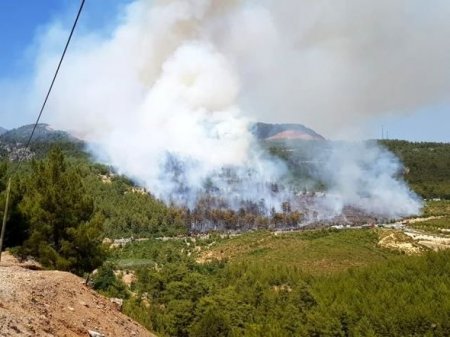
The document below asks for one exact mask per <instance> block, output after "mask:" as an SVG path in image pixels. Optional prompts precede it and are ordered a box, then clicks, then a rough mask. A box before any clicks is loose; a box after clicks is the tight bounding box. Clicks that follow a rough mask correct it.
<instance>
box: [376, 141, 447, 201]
mask: <svg viewBox="0 0 450 337" xmlns="http://www.w3.org/2000/svg"><path fill="white" fill-rule="evenodd" d="M381 144H383V145H384V146H386V147H387V148H388V149H389V150H390V151H392V152H393V153H395V154H396V155H397V156H398V157H399V158H400V160H401V161H402V162H403V164H404V166H405V174H404V177H405V179H406V181H407V182H408V183H409V185H410V186H411V187H412V188H413V189H414V191H416V193H418V194H419V195H421V196H423V197H424V198H427V199H429V198H442V199H450V144H447V143H411V142H407V141H401V140H384V141H382V142H381Z"/></svg>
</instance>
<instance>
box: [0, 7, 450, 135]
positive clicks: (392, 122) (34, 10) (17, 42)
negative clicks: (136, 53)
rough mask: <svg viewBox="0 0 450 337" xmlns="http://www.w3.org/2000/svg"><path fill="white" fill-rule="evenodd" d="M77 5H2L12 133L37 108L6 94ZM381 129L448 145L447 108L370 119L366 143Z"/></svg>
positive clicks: (2, 55)
mask: <svg viewBox="0 0 450 337" xmlns="http://www.w3.org/2000/svg"><path fill="white" fill-rule="evenodd" d="M130 1H131V0H88V1H87V3H86V7H85V11H84V13H83V16H82V19H81V21H80V26H79V33H80V34H81V33H83V32H87V31H92V30H97V31H98V30H101V31H102V32H103V33H104V34H108V31H109V28H111V30H112V27H114V25H115V20H117V16H116V15H115V14H116V13H117V11H118V8H120V6H123V5H125V4H126V3H128V2H130ZM78 4H79V2H78V1H75V0H38V1H36V0H0V48H1V49H0V100H1V102H0V126H4V127H7V128H13V127H16V126H19V125H22V124H28V123H32V122H33V121H34V120H35V118H36V114H37V112H38V109H39V106H32V105H30V106H28V107H27V108H26V109H23V108H22V109H17V110H16V109H15V106H19V105H20V104H17V105H16V103H17V102H15V101H14V100H17V97H16V96H15V95H11V92H10V90H11V88H12V87H14V84H15V83H17V85H21V86H22V87H23V90H27V87H26V83H27V80H28V79H31V78H32V77H33V69H34V66H33V65H34V62H35V55H36V54H37V48H38V45H39V44H38V40H37V39H38V38H39V36H40V34H41V33H42V32H43V31H45V30H46V28H48V27H49V25H51V24H53V23H54V22H55V20H58V22H60V23H61V25H63V26H64V28H67V27H70V26H71V24H72V22H73V19H74V15H75V13H76V10H77V6H78ZM75 39H76V36H75ZM448 41H450V36H449V40H448ZM448 41H442V43H448ZM69 52H70V51H69ZM63 67H64V66H63ZM24 83H25V84H24ZM56 85H58V84H57V83H56ZM44 95H45V92H42V96H44ZM448 95H449V97H450V93H449V94H448ZM11 110H14V111H11ZM16 111H17V112H16ZM43 121H45V114H44V118H43ZM291 121H292V120H291ZM279 122H284V121H283V120H280V121H279ZM296 122H299V123H302V121H301V120H298V121H296ZM382 127H384V129H385V130H386V133H388V134H389V137H390V138H399V139H408V140H418V141H426V140H430V141H444V142H450V104H440V105H437V106H424V107H422V108H420V109H419V110H417V111H410V112H409V113H407V114H404V115H401V116H399V115H397V114H396V116H395V117H392V118H389V117H384V118H377V119H374V120H372V121H370V122H369V125H368V133H367V134H366V136H367V138H373V137H380V136H381V129H382ZM325 136H327V135H325Z"/></svg>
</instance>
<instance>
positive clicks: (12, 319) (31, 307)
mask: <svg viewBox="0 0 450 337" xmlns="http://www.w3.org/2000/svg"><path fill="white" fill-rule="evenodd" d="M29 268H30V265H24V264H20V263H19V262H18V261H17V260H16V259H14V257H12V256H11V255H10V254H8V253H3V254H2V262H1V263H0V336H5V337H6V336H8V337H10V336H11V337H15V336H42V337H50V336H55V337H56V336H58V337H59V336H61V337H63V336H66V337H78V336H89V330H92V331H96V332H98V333H100V334H102V335H104V336H105V337H106V336H111V337H112V336H115V337H121V336H126V337H129V336H136V337H155V336H154V335H153V334H151V333H150V332H148V331H147V330H146V329H145V328H143V327H142V326H140V325H139V324H138V323H136V322H134V321H133V320H132V319H131V318H129V317H127V316H125V315H124V314H122V313H121V312H120V311H119V310H118V309H117V307H116V306H115V305H114V304H113V303H111V302H110V301H109V300H108V299H107V298H105V297H103V296H101V295H99V294H97V293H96V292H95V291H93V290H92V289H90V288H89V287H87V286H86V285H85V284H84V280H83V279H81V278H79V277H77V276H75V275H73V274H70V273H66V272H60V271H44V270H31V269H29ZM31 268H34V267H33V266H31Z"/></svg>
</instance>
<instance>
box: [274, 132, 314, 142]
mask: <svg viewBox="0 0 450 337" xmlns="http://www.w3.org/2000/svg"><path fill="white" fill-rule="evenodd" d="M283 139H285V140H291V139H300V140H322V138H319V137H315V136H312V135H310V134H307V133H305V132H301V131H296V130H286V131H283V132H280V133H277V134H276V135H273V136H272V137H269V138H267V140H283Z"/></svg>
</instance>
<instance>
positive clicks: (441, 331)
mask: <svg viewBox="0 0 450 337" xmlns="http://www.w3.org/2000/svg"><path fill="white" fill-rule="evenodd" d="M3 141H4V142H5V141H6V140H3ZM304 144H306V143H304ZM381 144H382V146H385V147H387V148H388V149H390V150H391V151H393V152H394V153H395V154H396V155H397V156H398V157H399V158H400V159H401V160H402V161H403V163H404V167H405V169H404V179H405V180H406V181H407V182H408V183H409V184H410V186H411V187H412V188H413V189H414V190H415V191H416V192H417V193H418V194H419V195H421V196H422V197H424V198H426V199H440V200H434V201H429V203H428V206H427V208H426V210H425V213H426V214H425V215H426V216H434V217H438V218H436V219H432V220H429V221H430V222H424V223H421V224H416V225H414V228H417V229H420V230H422V229H427V230H432V231H434V232H436V231H439V230H441V229H442V228H448V227H449V226H448V225H449V223H450V207H449V202H448V201H446V199H449V198H450V171H449V168H450V162H449V160H450V159H449V158H450V145H449V144H435V143H409V142H404V141H383V142H382V143H381ZM297 146H300V145H298V144H297ZM323 146H326V143H320V142H311V143H307V145H305V146H304V148H303V152H302V153H300V154H298V153H297V156H300V157H301V158H305V157H307V156H308V151H317V150H318V149H320V148H321V147H323ZM267 148H268V149H269V151H270V152H271V153H272V154H273V155H276V156H278V157H280V158H283V159H284V160H286V162H287V163H288V164H289V165H294V164H295V162H296V161H295V158H293V157H291V155H290V154H289V153H290V152H286V151H284V149H283V148H282V147H281V145H280V144H275V145H274V144H270V145H267ZM17 153H18V156H20V155H21V154H20V153H21V152H20V151H19V150H18V152H17ZM9 154H11V153H9ZM31 154H32V155H30V153H26V156H27V157H26V160H25V161H23V162H22V164H20V165H19V164H18V162H17V161H13V162H11V161H10V160H8V159H9V158H11V156H9V158H8V152H7V151H4V152H2V162H1V165H0V190H1V191H2V193H1V195H0V204H1V205H4V202H5V190H6V184H7V179H8V177H9V176H10V175H11V174H12V178H13V179H12V181H13V184H12V194H11V203H10V212H9V216H8V221H7V230H6V240H5V245H6V247H8V248H9V249H11V251H12V252H14V253H15V254H16V255H18V256H20V257H22V258H27V257H30V256H32V257H34V258H35V259H37V260H38V261H39V262H41V263H42V264H43V265H44V266H45V267H47V268H51V269H52V268H55V269H61V270H67V271H71V272H74V273H77V274H78V275H82V276H87V275H88V274H89V273H92V271H93V270H94V269H97V270H96V272H95V273H93V274H92V275H91V277H90V279H91V284H92V286H93V287H94V288H95V289H97V290H98V291H100V292H102V293H103V294H105V295H107V296H111V297H119V298H123V299H124V300H125V302H124V306H123V311H124V312H125V313H127V314H128V315H130V316H131V317H133V318H135V319H137V320H138V321H140V322H141V323H142V324H144V325H145V326H146V327H147V328H149V329H150V330H152V331H154V332H156V333H157V334H158V335H159V336H167V337H168V336H182V337H200V336H217V337H220V336H230V337H231V336H248V337H250V336H251V337H256V336H261V337H263V336H264V337H278V336H450V325H449V322H450V316H449V315H450V300H449V299H450V282H449V279H450V277H449V275H450V256H449V252H448V251H447V252H446V251H440V252H433V251H431V250H430V249H425V248H424V249H423V250H422V251H421V253H420V254H414V256H410V255H408V254H405V253H404V252H400V251H395V250H392V249H387V248H386V247H382V246H380V245H379V242H380V237H381V236H383V235H385V234H386V233H387V232H386V231H388V230H387V229H380V228H377V229H364V230H354V229H353V230H352V229H348V230H334V229H322V230H311V231H303V232H293V233H280V234H277V233H276V232H273V231H272V232H271V231H266V229H267V228H271V229H276V228H277V227H276V225H274V226H271V224H276V223H283V222H289V221H292V222H296V221H297V222H298V220H299V218H300V217H301V214H296V213H294V212H290V213H279V214H275V213H274V214H270V215H268V216H266V217H259V218H258V216H259V215H257V214H253V213H251V211H250V209H251V207H250V206H249V209H247V210H246V209H243V210H242V211H236V212H234V211H229V212H225V213H220V212H211V211H209V210H207V209H202V208H201V207H199V208H197V209H195V210H188V209H185V208H180V207H175V206H173V205H166V204H164V203H163V202H161V201H159V200H158V199H157V198H155V197H154V196H152V194H151V191H145V190H144V189H142V188H140V187H139V186H136V185H135V184H134V183H133V182H132V181H131V180H129V179H128V178H127V177H124V176H121V175H117V174H116V173H115V172H114V170H113V169H112V168H110V167H108V166H105V165H102V164H98V163H95V161H94V160H93V159H92V158H91V157H90V156H89V155H88V154H87V153H86V152H84V147H83V144H82V143H78V142H73V141H68V140H66V139H65V138H64V137H63V138H62V139H57V140H54V139H52V140H51V141H48V140H41V141H38V142H35V143H34V144H33V147H32V148H31ZM301 174H303V175H307V174H308V168H307V167H297V171H295V170H293V176H295V175H301ZM311 177H312V175H311ZM316 186H317V187H318V188H321V183H320V182H316ZM0 216H3V209H2V210H0ZM205 219H206V220H207V221H212V220H211V219H216V220H215V221H224V219H226V221H228V222H229V223H228V226H229V227H227V228H231V229H236V228H242V227H245V225H246V223H248V222H249V221H250V222H251V221H253V222H254V223H255V224H258V226H256V227H257V228H258V229H259V231H253V230H252V231H251V232H249V233H246V234H240V235H231V234H229V233H228V234H227V233H220V232H219V233H210V234H203V235H193V234H195V233H192V224H193V223H196V222H201V221H203V220H205ZM389 233H390V232H389ZM122 237H124V238H128V239H129V240H128V241H126V243H123V244H122V243H121V244H114V242H113V240H114V239H119V238H122ZM139 238H141V239H142V240H138V239H139ZM105 239H109V240H105ZM111 242H113V244H111ZM124 275H131V280H132V281H131V282H125V281H124V279H125V278H124Z"/></svg>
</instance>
